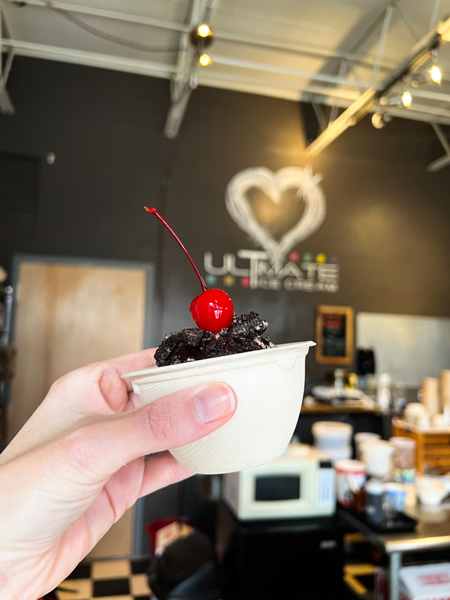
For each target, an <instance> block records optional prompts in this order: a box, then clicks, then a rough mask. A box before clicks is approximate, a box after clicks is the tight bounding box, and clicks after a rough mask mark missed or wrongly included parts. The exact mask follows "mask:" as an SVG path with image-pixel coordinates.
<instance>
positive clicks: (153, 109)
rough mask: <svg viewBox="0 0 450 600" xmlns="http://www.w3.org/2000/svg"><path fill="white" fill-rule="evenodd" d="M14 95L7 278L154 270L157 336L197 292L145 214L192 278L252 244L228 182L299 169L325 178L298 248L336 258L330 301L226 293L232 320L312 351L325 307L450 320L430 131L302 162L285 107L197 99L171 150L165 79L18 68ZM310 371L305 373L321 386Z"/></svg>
mask: <svg viewBox="0 0 450 600" xmlns="http://www.w3.org/2000/svg"><path fill="white" fill-rule="evenodd" d="M8 88H9V92H10V94H11V97H12V99H13V102H14V105H15V107H16V111H17V113H16V115H15V116H13V117H8V116H0V151H2V150H3V151H8V152H17V153H20V154H31V155H37V156H40V157H41V158H42V167H41V181H40V195H39V206H38V212H37V215H36V216H30V215H19V214H8V213H2V214H1V215H0V263H1V264H3V265H4V266H5V267H6V268H7V269H8V268H9V267H10V264H11V257H12V255H13V254H14V253H16V252H26V253H39V254H53V255H63V256H83V257H93V258H96V257H97V258H116V259H128V260H145V261H155V262H156V263H157V266H158V274H159V277H160V283H161V285H160V287H159V294H160V299H161V300H162V303H163V308H164V310H163V314H162V322H161V329H160V335H163V333H165V332H168V331H174V330H176V329H180V328H182V327H185V326H189V325H191V318H190V314H189V312H188V308H189V304H190V301H191V300H192V298H193V297H194V296H196V295H197V294H198V293H199V291H200V288H199V285H198V282H197V280H196V278H195V276H194V273H193V272H192V270H191V268H190V266H189V264H188V262H187V261H186V259H185V258H184V256H183V255H182V253H181V251H180V249H179V248H178V246H177V245H176V244H175V242H174V241H173V240H172V239H171V238H170V236H169V235H168V234H167V233H166V232H165V231H163V229H162V227H161V226H159V224H158V223H157V221H156V220H155V219H154V218H153V217H151V216H150V215H148V214H147V213H145V212H144V211H143V205H144V204H150V205H154V206H156V207H158V208H160V210H161V212H162V213H163V214H164V215H165V216H166V217H167V219H168V220H169V222H170V223H171V225H172V226H173V227H174V229H176V231H177V232H178V233H179V235H180V237H182V239H183V241H184V242H185V244H186V246H187V247H188V248H189V249H190V251H191V253H192V255H193V257H194V259H195V260H197V261H198V262H199V263H200V265H201V264H202V260H203V253H204V251H205V250H211V251H213V253H214V256H215V257H217V260H219V259H220V258H221V256H222V254H223V253H224V252H236V251H237V250H238V249H240V248H251V247H253V246H252V243H251V242H250V241H249V240H248V238H247V235H246V234H245V233H244V232H243V231H241V230H240V229H239V228H238V227H237V226H236V224H235V223H234V222H233V221H232V219H231V218H230V216H229V215H228V212H227V211H226V208H225V204H224V192H225V188H226V185H227V183H228V182H229V180H230V179H231V177H232V176H233V175H235V174H236V173H237V172H238V171H241V170H242V169H245V168H248V167H255V166H265V167H268V168H269V169H271V170H274V171H275V170H277V169H280V168H282V167H286V166H304V165H305V164H307V163H309V164H311V165H312V167H313V170H314V172H320V173H321V174H322V176H323V181H322V186H323V189H324V191H325V194H326V198H327V209H328V214H327V218H326V220H325V222H324V224H323V225H322V226H321V228H320V229H319V230H318V231H317V232H316V233H315V234H313V235H312V236H311V237H310V238H308V239H307V240H305V241H304V242H302V243H300V244H298V246H297V248H296V249H297V250H298V251H299V252H300V253H303V252H305V251H311V252H313V253H314V254H315V253H317V252H325V253H326V254H327V255H332V254H336V255H337V256H338V258H339V262H340V265H341V288H340V291H339V292H338V293H337V294H326V293H323V292H321V293H307V292H287V291H279V292H273V291H264V290H257V291H256V290H249V289H248V288H243V287H240V286H239V285H236V286H235V287H233V288H227V289H228V291H229V293H230V295H232V297H233V300H234V302H235V306H236V310H237V312H244V311H248V310H257V311H259V312H261V314H263V315H264V316H265V317H266V318H267V319H268V320H269V322H270V328H269V331H268V333H269V334H270V336H271V338H272V339H273V340H274V341H275V342H276V343H283V342H288V341H294V340H298V339H309V338H314V310H315V307H316V306H317V305H318V304H323V303H329V304H338V305H341V304H342V305H350V306H353V307H354V308H355V310H356V311H377V312H393V313H407V314H416V315H435V316H450V305H449V303H448V302H447V294H448V291H449V285H448V283H447V265H448V256H449V251H450V236H449V235H448V226H449V221H450V219H449V217H450V205H449V202H448V192H447V189H448V185H449V182H450V170H449V169H446V170H442V171H441V172H439V173H437V174H427V173H426V172H425V166H426V165H427V163H428V162H429V161H430V160H432V159H433V158H436V157H437V156H439V155H440V153H441V150H440V147H439V143H438V142H437V140H436V139H435V136H434V134H433V132H432V130H431V128H430V127H429V126H428V125H426V124H423V123H416V122H412V121H406V120H399V119H398V120H395V121H393V122H392V123H391V124H390V125H389V126H388V127H386V128H385V129H384V130H381V131H377V130H375V129H374V128H373V127H372V126H371V124H370V120H369V119H368V118H367V119H365V120H364V121H362V122H361V123H359V124H358V125H357V126H356V127H354V128H351V129H349V130H348V131H347V132H346V133H345V134H344V135H342V136H341V137H340V138H339V139H338V140H337V141H336V142H335V143H333V144H332V145H331V146H330V147H329V148H328V149H327V150H325V151H324V152H323V153H322V154H321V155H320V156H319V157H317V158H314V159H313V160H309V159H307V157H306V156H305V154H304V152H303V148H304V136H303V127H302V112H301V110H300V106H299V105H298V104H297V103H295V102H288V101H283V100H278V99H273V98H267V97H263V96H257V95H250V94H241V93H236V92H229V91H224V90H217V89H211V88H202V87H200V88H199V89H197V90H196V91H195V92H194V93H193V94H192V97H191V101H190V103H189V107H188V110H187V114H186V117H185V121H184V122H183V125H182V129H181V133H180V135H179V136H178V138H177V139H175V140H172V141H169V140H167V139H165V138H164V136H163V134H162V130H163V125H164V120H165V116H166V113H167V109H168V106H169V84H168V82H167V81H165V80H158V79H151V78H146V77H140V76H135V75H129V74H123V73H115V72H112V71H106V70H99V69H91V68H86V67H79V66H75V65H65V64H61V63H56V62H48V61H39V60H33V59H27V58H17V59H16V60H15V62H14V67H13V70H12V72H11V76H10V80H9V84H8ZM48 152H54V153H55V155H56V162H55V164H54V165H52V166H50V165H48V164H47V163H46V160H45V157H46V155H47V153H48ZM291 208H292V207H291ZM296 218H298V215H296V214H294V213H293V215H292V222H291V223H290V222H289V219H288V220H287V221H286V222H285V227H287V228H289V227H290V226H292V224H293V222H295V220H296ZM312 358H313V357H312V356H311V357H310V359H309V368H308V372H309V373H310V374H314V373H319V372H320V371H319V370H318V369H317V368H316V366H315V365H314V363H313V360H312Z"/></svg>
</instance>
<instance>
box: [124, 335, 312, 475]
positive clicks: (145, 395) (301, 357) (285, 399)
mask: <svg viewBox="0 0 450 600" xmlns="http://www.w3.org/2000/svg"><path fill="white" fill-rule="evenodd" d="M314 345H315V344H314V342H297V343H294V344H282V345H280V346H277V347H276V348H270V349H266V350H258V351H255V352H245V353H242V354H232V355H229V356H220V357H217V358H207V359H205V360H199V361H196V362H189V363H183V364H180V365H170V366H167V367H152V368H150V369H144V370H142V371H135V372H133V373H126V374H125V375H123V377H129V378H130V379H131V383H132V386H133V390H134V391H135V392H136V393H137V394H139V396H140V397H141V399H142V402H143V403H144V404H148V403H149V402H153V401H154V400H157V399H158V398H161V397H163V396H167V395H168V394H171V393H173V392H177V391H178V390H182V389H184V388H187V387H190V386H193V385H198V384H202V383H206V382H214V381H223V382H225V383H228V385H230V386H231V387H232V388H233V389H234V391H235V392H236V395H237V398H238V406H237V409H236V412H235V414H234V416H233V417H232V419H231V420H230V421H228V423H226V424H225V425H224V426H223V427H221V428H220V429H218V430H217V431H214V432H213V433H211V434H209V435H207V436H206V437H204V438H202V439H200V440H197V441H195V442H191V443H190V444H186V445H185V446H180V447H179V448H170V449H169V450H170V452H171V454H173V456H174V457H175V458H176V459H177V460H178V462H179V463H180V464H181V465H183V467H185V468H186V469H189V471H192V472H193V473H202V474H214V473H230V472H234V471H242V470H244V469H251V468H253V467H256V466H258V465H262V464H265V463H268V462H270V461H272V460H275V459H276V458H278V457H279V456H281V454H283V452H284V451H285V450H286V448H287V446H288V444H289V442H290V440H291V437H292V435H293V433H294V430H295V427H296V425H297V421H298V417H299V414H300V408H301V405H302V400H303V391H304V385H305V357H306V355H307V354H308V350H309V348H310V347H311V346H314Z"/></svg>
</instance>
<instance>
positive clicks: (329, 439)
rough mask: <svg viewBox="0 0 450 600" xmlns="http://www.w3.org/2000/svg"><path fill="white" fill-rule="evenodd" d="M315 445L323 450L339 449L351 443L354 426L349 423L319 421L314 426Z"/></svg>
mask: <svg viewBox="0 0 450 600" xmlns="http://www.w3.org/2000/svg"><path fill="white" fill-rule="evenodd" d="M311 429H312V432H313V436H314V445H315V446H317V447H318V448H321V449H322V450H325V449H330V450H337V449H338V448H346V447H347V446H349V445H350V440H351V437H352V433H353V427H352V426H351V425H349V424H348V423H339V422H335V421H317V422H316V423H314V424H313V426H312V428H311Z"/></svg>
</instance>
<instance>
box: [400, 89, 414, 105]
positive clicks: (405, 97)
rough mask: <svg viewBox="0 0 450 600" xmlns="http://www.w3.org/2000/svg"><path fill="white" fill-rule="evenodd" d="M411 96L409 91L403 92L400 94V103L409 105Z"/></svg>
mask: <svg viewBox="0 0 450 600" xmlns="http://www.w3.org/2000/svg"><path fill="white" fill-rule="evenodd" d="M411 102H412V96H411V94H410V92H403V94H402V104H403V106H411Z"/></svg>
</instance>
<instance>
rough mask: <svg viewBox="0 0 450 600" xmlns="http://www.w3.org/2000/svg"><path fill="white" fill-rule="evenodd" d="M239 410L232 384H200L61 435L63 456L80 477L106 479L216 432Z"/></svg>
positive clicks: (92, 420) (68, 466) (67, 466)
mask: <svg viewBox="0 0 450 600" xmlns="http://www.w3.org/2000/svg"><path fill="white" fill-rule="evenodd" d="M235 410H236V395H235V393H234V391H233V389H232V388H231V387H230V386H228V385H227V384H225V383H212V384H207V385H205V384H203V385H197V386H194V387H191V388H187V389H185V390H180V391H178V392H175V393H173V394H170V395H169V396H165V397H164V398H160V399H159V400H155V401H154V402H152V403H151V404H147V405H146V406H143V407H142V408H139V409H137V410H134V411H131V412H128V413H121V414H117V415H111V416H108V417H100V418H93V419H90V420H89V421H87V422H86V424H84V425H83V426H81V427H78V428H77V429H76V430H75V431H74V432H73V433H72V434H71V435H69V436H66V437H65V438H63V439H60V440H59V446H60V450H62V452H63V456H61V459H62V460H63V461H64V464H65V466H66V468H70V469H71V471H72V472H73V473H74V476H75V477H76V478H77V479H78V480H79V481H81V482H84V481H85V480H86V479H85V478H86V477H88V479H89V481H92V480H94V481H96V480H97V481H101V480H103V479H105V478H108V477H110V476H111V475H112V474H113V473H115V472H116V471H117V470H118V469H119V468H120V467H122V466H123V465H124V464H126V463H127V462H130V461H132V460H134V459H135V458H138V457H140V456H144V455H146V454H153V453H156V452H161V451H164V450H169V449H171V448H178V447H179V446H183V445H185V444H188V443H190V442H193V441H195V440H198V439H200V438H202V437H204V436H205V435H208V434H210V433H212V432H213V431H215V430H216V429H218V428H219V427H221V426H222V425H224V424H225V423H226V422H227V421H229V420H230V419H231V417H232V416H233V414H234V412H235ZM71 467H72V468H71ZM78 475H79V477H78Z"/></svg>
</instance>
